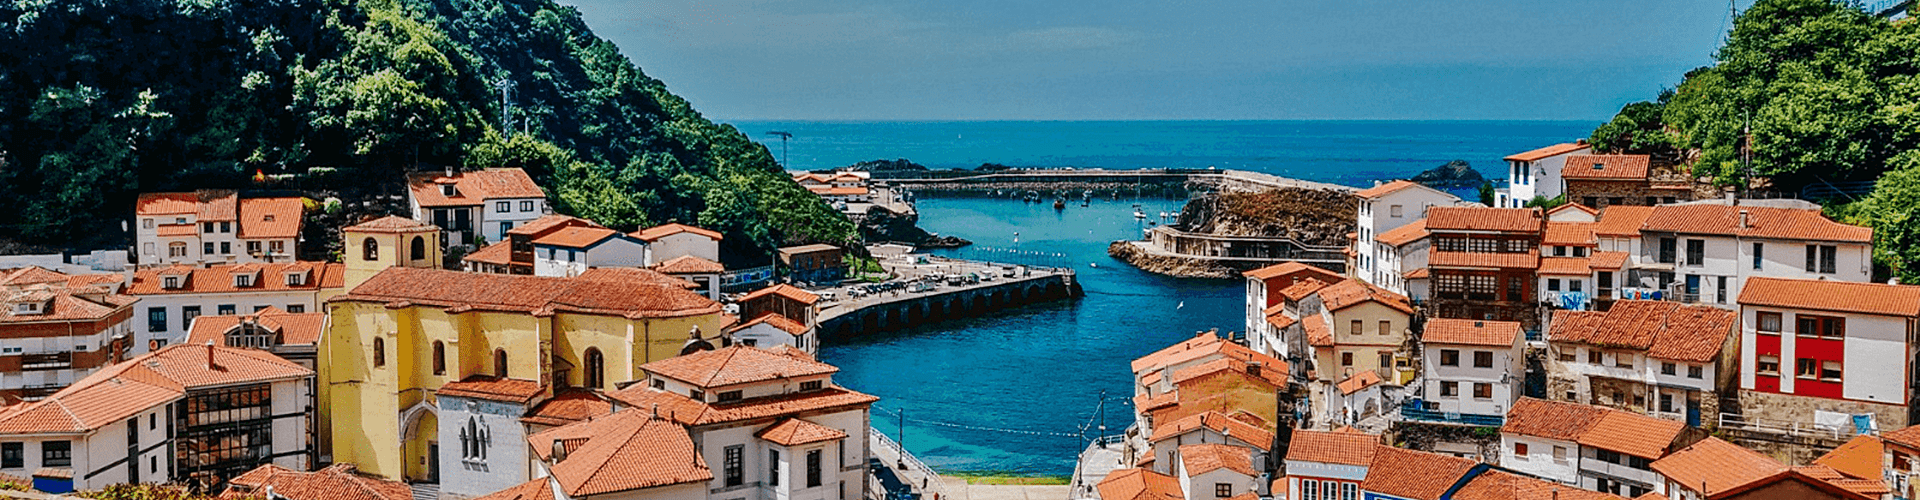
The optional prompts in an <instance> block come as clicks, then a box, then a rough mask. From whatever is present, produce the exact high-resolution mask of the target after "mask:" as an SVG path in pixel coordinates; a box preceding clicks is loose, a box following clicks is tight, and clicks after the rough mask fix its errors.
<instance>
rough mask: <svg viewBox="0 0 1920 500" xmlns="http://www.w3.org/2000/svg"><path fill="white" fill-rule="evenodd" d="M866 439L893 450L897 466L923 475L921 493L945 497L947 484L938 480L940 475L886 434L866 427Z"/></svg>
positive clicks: (930, 499)
mask: <svg viewBox="0 0 1920 500" xmlns="http://www.w3.org/2000/svg"><path fill="white" fill-rule="evenodd" d="M867 438H868V439H871V440H872V441H873V442H875V443H880V446H884V447H887V448H888V449H891V450H893V452H894V456H897V457H900V463H899V465H904V466H906V468H908V469H912V470H914V471H915V472H919V473H920V474H922V475H924V476H925V477H926V479H927V482H926V487H924V488H921V491H922V492H923V493H939V496H940V497H942V498H945V497H946V496H947V495H946V489H947V484H946V482H945V481H942V480H941V479H940V473H938V472H934V471H933V468H932V467H928V466H927V464H926V463H925V462H921V461H920V459H919V458H918V457H915V456H913V454H912V453H908V452H907V449H906V448H902V447H900V443H896V442H894V441H893V438H890V437H887V434H886V433H883V432H880V430H879V429H875V428H873V427H867ZM902 479H904V478H902ZM908 485H909V486H911V485H912V483H911V482H909V483H908ZM926 500H933V498H932V497H927V498H926Z"/></svg>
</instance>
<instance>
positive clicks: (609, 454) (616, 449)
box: [527, 408, 713, 498]
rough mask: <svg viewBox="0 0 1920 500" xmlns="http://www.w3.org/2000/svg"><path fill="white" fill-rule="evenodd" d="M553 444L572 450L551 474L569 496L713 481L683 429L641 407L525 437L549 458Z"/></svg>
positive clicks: (685, 430)
mask: <svg viewBox="0 0 1920 500" xmlns="http://www.w3.org/2000/svg"><path fill="white" fill-rule="evenodd" d="M555 441H560V442H562V443H563V444H562V446H563V447H566V448H570V450H569V451H568V452H567V454H566V457H565V459H564V460H560V461H559V463H557V464H554V465H553V466H552V467H551V468H550V469H549V470H550V471H551V473H552V475H553V478H554V479H555V480H556V481H558V482H559V483H560V489H561V490H562V491H564V492H566V494H567V495H568V496H571V497H574V498H579V497H582V496H590V495H599V494H605V493H614V492H621V491H632V490H638V489H643V488H651V487H655V486H666V485H671V484H687V483H700V482H706V481H710V480H713V471H712V470H711V469H708V468H707V463H706V459H705V458H702V457H701V456H700V452H699V451H698V450H697V449H696V448H695V447H694V444H693V438H692V437H691V436H689V435H688V433H687V428H686V427H684V426H682V425H681V424H678V423H675V422H673V421H670V420H666V419H663V418H662V419H657V418H652V417H651V413H650V410H642V409H639V408H634V409H628V410H625V411H619V412H614V413H613V414H612V415H608V416H606V417H605V418H598V419H593V420H588V421H584V422H579V423H575V424H571V425H566V426H562V427H556V428H553V429H548V430H545V431H541V432H539V433H537V434H534V435H532V436H528V437H527V442H528V443H529V444H531V445H533V450H534V453H535V454H536V455H539V456H540V457H541V458H542V459H544V460H551V459H552V457H551V456H550V454H551V450H552V449H553V443H554V442H555Z"/></svg>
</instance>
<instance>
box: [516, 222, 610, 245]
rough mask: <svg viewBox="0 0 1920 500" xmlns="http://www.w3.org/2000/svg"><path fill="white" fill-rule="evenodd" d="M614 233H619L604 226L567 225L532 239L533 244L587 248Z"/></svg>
mask: <svg viewBox="0 0 1920 500" xmlns="http://www.w3.org/2000/svg"><path fill="white" fill-rule="evenodd" d="M616 234H620V232H619V231H614V230H612V229H607V228H604V227H569V228H566V229H561V230H559V231H554V232H552V233H550V234H547V235H546V236H541V237H539V238H536V239H534V240H533V244H535V245H545V246H555V247H562V248H587V247H590V246H593V245H595V244H598V243H600V241H601V240H605V239H607V238H610V237H612V236H613V235H616Z"/></svg>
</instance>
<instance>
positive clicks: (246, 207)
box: [133, 190, 306, 266]
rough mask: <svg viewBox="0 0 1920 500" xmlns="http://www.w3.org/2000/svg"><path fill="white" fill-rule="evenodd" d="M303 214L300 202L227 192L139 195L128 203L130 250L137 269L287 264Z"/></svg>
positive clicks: (303, 204)
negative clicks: (131, 217)
mask: <svg viewBox="0 0 1920 500" xmlns="http://www.w3.org/2000/svg"><path fill="white" fill-rule="evenodd" d="M305 210H306V205H305V202H304V201H303V200H301V199H300V198H246V199H241V198H240V196H239V193H237V192H235V191H228V190H200V191H195V192H191V193H145V194H141V195H140V197H139V199H138V200H136V201H135V202H134V209H133V213H134V219H135V220H134V227H135V229H134V248H135V249H136V250H137V252H138V254H139V260H138V262H139V264H140V265H141V266H159V265H166V264H185V265H202V264H245V263H253V262H283V261H289V260H293V259H294V257H295V255H296V252H298V251H299V244H300V228H301V224H302V220H301V217H302V215H304V213H305Z"/></svg>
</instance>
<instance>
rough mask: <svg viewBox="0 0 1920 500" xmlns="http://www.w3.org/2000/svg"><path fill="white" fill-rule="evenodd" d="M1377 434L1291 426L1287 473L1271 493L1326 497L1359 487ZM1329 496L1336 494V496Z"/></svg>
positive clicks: (1374, 445) (1377, 437)
mask: <svg viewBox="0 0 1920 500" xmlns="http://www.w3.org/2000/svg"><path fill="white" fill-rule="evenodd" d="M1379 447H1380V436H1376V435H1372V434H1364V433H1361V432H1358V431H1354V430H1352V429H1351V428H1348V429H1342V430H1339V431H1317V430H1310V429H1294V430H1293V438H1292V439H1290V440H1288V442H1287V456H1286V465H1287V467H1286V471H1287V475H1286V477H1285V479H1284V481H1283V482H1282V483H1281V484H1282V485H1284V486H1275V487H1274V489H1275V490H1280V491H1274V492H1273V496H1275V497H1281V496H1284V497H1286V498H1327V497H1325V496H1323V495H1326V494H1329V493H1338V492H1341V491H1359V489H1360V484H1361V483H1362V482H1365V481H1366V479H1367V466H1368V465H1369V464H1370V463H1372V462H1373V456H1374V450H1375V449H1376V448H1379ZM1332 498H1339V497H1337V496H1335V497H1332Z"/></svg>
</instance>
